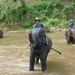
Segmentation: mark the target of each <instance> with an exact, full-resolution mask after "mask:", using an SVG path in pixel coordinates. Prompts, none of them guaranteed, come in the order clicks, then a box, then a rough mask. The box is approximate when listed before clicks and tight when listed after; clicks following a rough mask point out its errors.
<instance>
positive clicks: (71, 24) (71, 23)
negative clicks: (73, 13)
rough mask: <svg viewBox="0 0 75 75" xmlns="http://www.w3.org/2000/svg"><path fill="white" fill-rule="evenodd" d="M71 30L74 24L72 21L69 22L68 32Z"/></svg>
mask: <svg viewBox="0 0 75 75" xmlns="http://www.w3.org/2000/svg"><path fill="white" fill-rule="evenodd" d="M71 28H74V23H73V20H70V23H69V28H68V30H70V29H71Z"/></svg>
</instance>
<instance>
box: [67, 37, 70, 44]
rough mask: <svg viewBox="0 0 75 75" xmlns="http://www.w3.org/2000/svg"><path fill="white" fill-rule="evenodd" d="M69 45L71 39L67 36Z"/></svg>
mask: <svg viewBox="0 0 75 75" xmlns="http://www.w3.org/2000/svg"><path fill="white" fill-rule="evenodd" d="M67 44H70V37H69V36H67Z"/></svg>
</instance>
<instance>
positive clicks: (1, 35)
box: [0, 29, 3, 38]
mask: <svg viewBox="0 0 75 75" xmlns="http://www.w3.org/2000/svg"><path fill="white" fill-rule="evenodd" d="M0 38H3V30H2V29H0Z"/></svg>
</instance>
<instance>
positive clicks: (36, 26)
mask: <svg viewBox="0 0 75 75" xmlns="http://www.w3.org/2000/svg"><path fill="white" fill-rule="evenodd" d="M39 27H42V28H44V24H43V23H40V24H34V26H33V28H39Z"/></svg>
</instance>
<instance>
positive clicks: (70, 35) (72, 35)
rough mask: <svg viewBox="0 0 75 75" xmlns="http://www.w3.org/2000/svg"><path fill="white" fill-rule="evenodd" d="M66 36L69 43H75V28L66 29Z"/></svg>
mask: <svg viewBox="0 0 75 75" xmlns="http://www.w3.org/2000/svg"><path fill="white" fill-rule="evenodd" d="M65 36H66V40H67V43H68V44H70V42H72V43H75V28H72V29H70V30H68V31H66V33H65Z"/></svg>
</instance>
